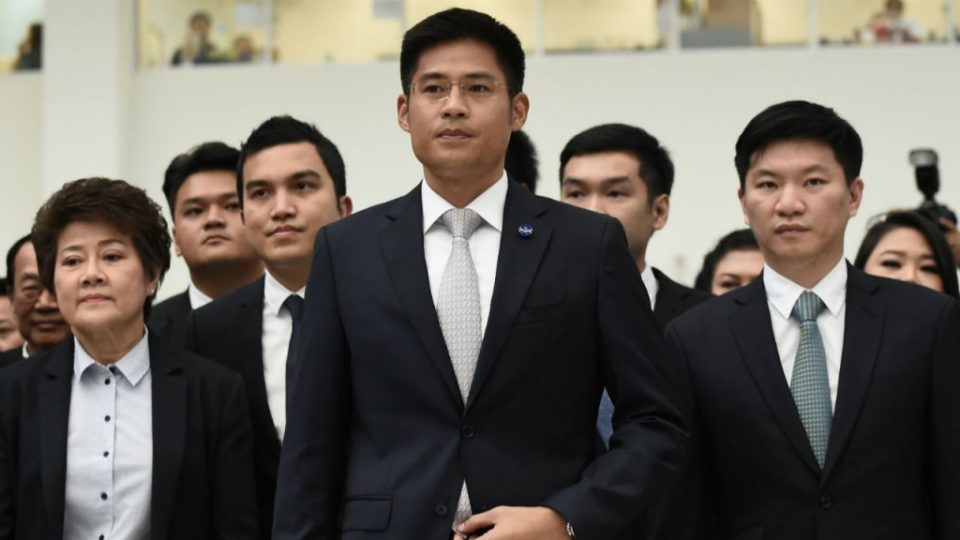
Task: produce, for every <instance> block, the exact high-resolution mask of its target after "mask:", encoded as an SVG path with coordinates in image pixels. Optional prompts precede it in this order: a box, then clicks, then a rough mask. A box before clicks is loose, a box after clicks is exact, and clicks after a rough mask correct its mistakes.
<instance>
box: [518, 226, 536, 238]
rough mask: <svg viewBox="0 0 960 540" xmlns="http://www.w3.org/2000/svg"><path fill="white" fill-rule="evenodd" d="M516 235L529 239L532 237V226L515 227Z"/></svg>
mask: <svg viewBox="0 0 960 540" xmlns="http://www.w3.org/2000/svg"><path fill="white" fill-rule="evenodd" d="M517 234H519V235H520V237H521V238H530V237H531V236H533V225H530V224H527V223H524V224H523V225H520V226H519V227H517Z"/></svg>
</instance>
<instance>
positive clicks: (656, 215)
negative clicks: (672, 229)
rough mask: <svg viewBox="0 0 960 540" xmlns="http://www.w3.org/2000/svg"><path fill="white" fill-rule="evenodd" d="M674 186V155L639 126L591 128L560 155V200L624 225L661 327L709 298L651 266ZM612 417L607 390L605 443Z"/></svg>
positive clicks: (601, 424)
mask: <svg viewBox="0 0 960 540" xmlns="http://www.w3.org/2000/svg"><path fill="white" fill-rule="evenodd" d="M672 189H673V161H671V160H670V155H669V154H667V151H666V149H665V148H663V147H662V146H660V141H658V140H657V139H656V138H655V137H654V136H652V135H650V134H649V133H647V132H646V131H644V130H643V129H640V128H638V127H635V126H628V125H626V124H603V125H599V126H595V127H592V128H590V129H588V130H586V131H583V132H581V133H578V134H577V135H575V136H574V137H573V138H572V139H570V141H569V142H568V143H567V144H566V146H564V148H563V151H562V152H561V153H560V196H561V197H560V198H561V200H563V202H566V203H569V204H572V205H574V206H579V207H580V208H586V209H587V210H593V211H594V212H600V213H601V214H607V215H609V216H613V217H615V218H617V219H618V220H619V221H620V223H621V224H623V228H624V230H625V231H626V233H627V244H628V245H629V246H630V255H631V256H632V257H633V260H634V261H635V262H636V264H637V268H638V269H639V270H640V276H641V277H642V278H643V284H644V285H645V286H646V288H647V293H648V295H649V297H650V307H651V308H652V309H653V316H654V318H655V319H656V320H657V326H658V327H659V328H660V330H661V331H663V329H664V328H666V326H667V323H669V322H670V321H671V320H673V319H674V317H676V316H677V315H680V314H681V313H683V312H684V311H686V310H688V309H690V308H691V307H693V306H695V305H697V304H699V303H700V302H703V301H704V300H707V299H709V298H710V295H709V294H707V293H705V292H702V291H698V290H695V289H691V288H690V287H685V286H683V285H681V284H679V283H677V282H676V281H673V280H672V279H670V278H669V277H667V276H666V274H664V273H663V272H661V271H660V270H658V269H656V268H654V267H653V266H651V265H649V264H647V245H649V243H650V239H651V238H652V237H653V233H655V232H656V231H659V230H660V229H662V228H663V227H664V226H665V225H666V224H667V218H668V217H669V215H670V191H671V190H672ZM612 417H613V406H612V404H611V403H610V398H609V396H607V395H606V394H604V397H603V400H602V401H601V403H600V412H599V415H598V418H597V429H598V430H599V431H600V436H601V437H602V438H603V441H604V443H607V442H608V441H609V440H610V435H611V434H612V432H613V426H612V424H611V419H612Z"/></svg>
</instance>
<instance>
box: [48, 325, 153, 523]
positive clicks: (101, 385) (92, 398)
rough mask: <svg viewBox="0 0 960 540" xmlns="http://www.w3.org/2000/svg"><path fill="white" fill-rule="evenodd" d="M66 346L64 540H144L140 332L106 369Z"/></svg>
mask: <svg viewBox="0 0 960 540" xmlns="http://www.w3.org/2000/svg"><path fill="white" fill-rule="evenodd" d="M73 339H74V351H75V352H74V358H73V387H72V393H71V395H70V420H69V429H68V431H67V476H66V499H65V504H64V516H63V537H64V538H65V539H68V540H69V539H74V538H76V539H85V540H86V539H92V540H98V539H103V540H109V539H114V538H116V539H124V540H127V539H133V540H139V539H145V540H146V539H149V538H150V498H151V490H152V484H153V415H152V412H153V390H152V383H151V376H150V349H149V347H148V346H147V332H146V331H144V335H143V338H142V339H141V340H140V341H139V342H138V343H137V344H136V345H135V346H134V347H133V349H131V350H130V351H129V352H128V353H127V354H126V355H124V357H123V358H121V359H120V360H118V361H117V362H116V363H115V364H113V365H112V366H110V367H107V366H104V365H102V364H99V363H97V362H96V361H95V360H94V359H93V358H91V357H90V355H89V354H87V352H86V351H85V350H84V349H83V347H82V346H81V345H80V342H79V341H77V338H75V337H74V338H73Z"/></svg>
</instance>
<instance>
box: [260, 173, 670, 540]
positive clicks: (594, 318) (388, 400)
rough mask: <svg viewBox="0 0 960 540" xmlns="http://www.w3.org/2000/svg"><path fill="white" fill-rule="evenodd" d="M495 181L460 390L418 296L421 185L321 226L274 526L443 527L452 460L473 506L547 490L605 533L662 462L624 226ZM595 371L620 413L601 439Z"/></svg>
mask: <svg viewBox="0 0 960 540" xmlns="http://www.w3.org/2000/svg"><path fill="white" fill-rule="evenodd" d="M509 186H510V187H509V190H508V195H507V198H506V206H505V210H504V220H503V230H502V234H501V241H500V242H501V243H500V251H499V259H498V267H497V277H496V284H495V287H494V291H493V297H492V302H491V307H490V315H489V320H488V323H487V326H486V330H485V332H484V340H483V344H482V348H481V351H480V356H479V359H478V363H477V371H476V376H475V379H474V382H473V384H472V388H471V391H470V395H469V396H468V397H467V399H466V400H464V399H462V397H461V394H460V390H459V388H458V386H457V381H456V377H455V375H454V370H453V367H452V366H451V363H450V359H449V356H448V354H447V351H446V346H445V342H444V339H443V335H442V332H441V330H440V325H439V322H438V319H437V315H436V310H435V308H434V303H433V301H432V299H431V294H430V287H429V279H428V277H427V269H426V263H425V260H424V252H423V223H422V222H423V215H422V208H421V199H420V197H421V194H420V188H417V189H415V190H413V191H412V192H411V193H409V194H408V195H406V196H405V197H402V198H400V199H397V200H394V201H391V202H389V203H386V204H383V205H380V206H377V207H374V208H371V209H368V210H366V211H364V212H361V213H359V214H356V215H355V216H352V217H350V218H347V219H345V220H341V221H338V222H336V223H333V224H331V225H328V226H327V227H326V228H324V229H323V230H322V231H321V232H320V233H318V235H317V243H316V246H315V251H314V260H313V263H312V267H311V275H310V280H309V282H308V285H307V296H306V312H305V315H304V322H303V329H304V336H305V337H304V338H303V340H304V341H303V342H302V347H301V349H300V360H299V370H300V371H299V376H298V378H297V380H296V383H295V385H294V388H293V395H292V397H293V403H292V406H291V410H290V414H289V417H288V424H287V432H286V435H285V440H284V447H283V452H282V455H281V459H280V476H279V485H278V488H277V504H276V517H275V526H274V536H275V537H276V538H283V539H288V538H325V539H333V538H343V539H354V540H358V539H380V538H448V537H449V535H450V529H451V524H452V522H453V513H454V510H455V509H456V505H457V499H458V495H459V493H460V489H461V485H462V482H463V481H464V478H466V481H467V484H468V486H469V492H470V501H471V506H472V508H473V511H474V512H476V513H479V512H483V511H485V510H489V509H491V508H493V507H495V506H498V505H514V506H534V505H546V506H550V507H552V508H554V509H556V510H557V511H558V512H559V513H560V514H561V515H563V516H564V517H565V518H566V519H567V520H569V521H570V522H571V523H572V524H573V526H574V529H575V531H576V532H577V535H578V537H582V538H617V537H618V536H621V531H622V529H623V528H624V527H625V526H626V525H627V523H628V522H629V521H630V520H631V519H633V518H634V517H635V516H636V514H637V511H638V509H639V508H643V507H644V506H646V505H648V504H649V503H651V502H652V501H653V500H654V499H655V498H656V497H657V494H658V492H659V490H660V489H662V488H663V487H664V485H665V484H666V482H668V481H669V480H670V478H671V477H672V475H673V471H674V466H675V464H676V462H677V459H678V458H680V456H681V453H682V446H684V439H685V432H684V429H683V428H682V427H681V425H680V424H681V419H680V418H679V416H678V414H677V412H676V410H675V408H674V407H673V405H672V404H671V402H670V400H669V399H668V397H667V393H666V391H665V380H664V379H663V377H662V375H661V373H660V372H659V370H658V368H657V367H655V364H656V363H657V362H660V361H661V345H660V343H661V336H660V332H659V331H658V330H657V328H656V325H655V323H654V321H653V317H652V315H651V312H650V309H649V304H647V303H646V302H647V299H646V294H645V291H644V289H643V283H642V281H641V279H640V275H639V272H637V268H636V265H635V264H634V262H633V261H632V259H631V258H630V256H629V254H628V252H627V248H626V239H625V236H624V233H623V229H622V227H621V226H620V225H619V223H618V222H617V221H616V220H614V219H612V218H609V217H607V216H602V215H600V214H595V213H593V212H587V211H584V210H581V209H578V208H575V207H573V206H570V205H565V204H561V203H558V202H555V201H551V200H548V199H544V198H541V197H537V196H535V195H532V194H530V193H528V192H526V191H524V190H523V188H519V187H518V185H517V184H515V183H513V182H511V183H510V184H509ZM521 225H530V226H531V227H532V228H533V230H534V233H533V235H532V236H530V237H527V238H525V237H522V236H520V235H519V234H518V228H519V227H520V226H521ZM638 329H639V331H638ZM604 384H606V385H607V387H608V388H610V390H611V395H612V396H613V398H614V401H615V403H616V404H617V405H618V417H617V418H616V419H615V424H617V426H618V429H617V432H616V433H615V434H614V436H613V441H612V444H611V446H612V450H610V451H609V452H607V453H606V454H604V455H602V456H600V457H597V456H596V431H595V427H594V426H595V419H596V411H597V404H598V401H599V398H600V392H601V388H602V387H603V386H604ZM633 533H635V531H633ZM622 536H624V537H629V538H634V535H633V534H632V533H631V532H630V531H625V532H623V533H622Z"/></svg>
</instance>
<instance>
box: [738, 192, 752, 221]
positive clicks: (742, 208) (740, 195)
mask: <svg viewBox="0 0 960 540" xmlns="http://www.w3.org/2000/svg"><path fill="white" fill-rule="evenodd" d="M744 189H745V188H740V189H738V190H737V199H739V200H740V211H741V212H743V223H744V224H745V225H746V226H747V227H749V226H750V216H749V215H747V206H746V205H745V204H743V197H744V196H745V195H746V193H745V192H744Z"/></svg>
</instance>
